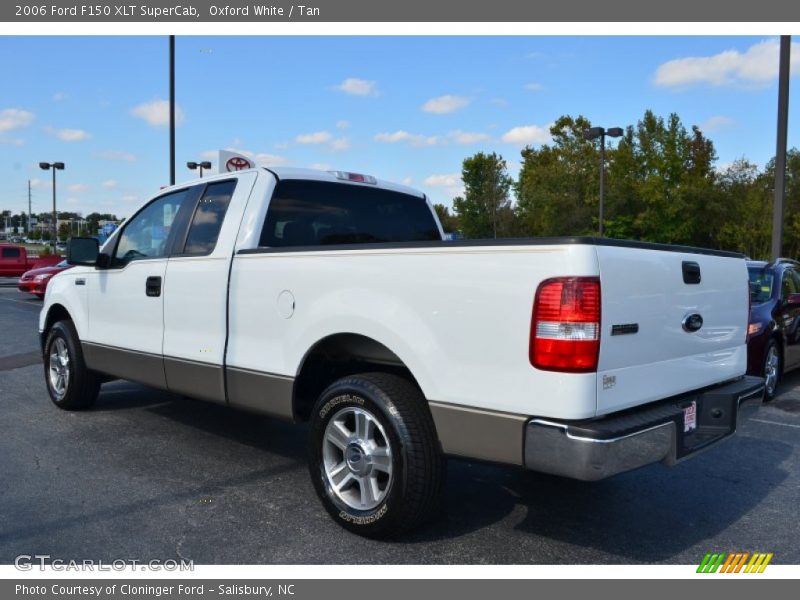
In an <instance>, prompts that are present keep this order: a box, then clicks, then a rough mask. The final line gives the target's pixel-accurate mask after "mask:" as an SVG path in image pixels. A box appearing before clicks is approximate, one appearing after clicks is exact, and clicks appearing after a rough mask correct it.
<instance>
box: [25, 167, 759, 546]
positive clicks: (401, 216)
mask: <svg viewBox="0 0 800 600" xmlns="http://www.w3.org/2000/svg"><path fill="white" fill-rule="evenodd" d="M441 238H442V231H441V227H440V225H439V222H438V220H437V219H436V216H435V213H434V211H433V210H432V209H431V206H430V204H429V202H428V201H427V199H426V197H425V195H424V194H422V193H421V192H417V191H415V190H412V189H409V188H406V187H404V186H399V185H394V184H391V183H385V182H379V181H376V180H375V179H374V178H372V177H369V176H365V175H358V174H354V173H343V172H318V171H310V170H300V169H288V168H284V169H278V168H276V169H252V170H246V171H240V172H236V173H229V174H225V175H220V176H217V177H209V178H205V179H202V180H200V181H193V182H190V183H186V184H182V185H176V186H174V187H171V188H168V189H165V190H163V191H161V192H160V193H159V194H158V195H157V196H155V197H154V198H152V199H151V200H149V201H148V202H147V203H146V204H145V205H144V206H143V207H142V208H141V209H140V210H139V211H138V212H136V213H135V214H134V215H133V216H132V217H131V218H129V219H128V220H127V221H126V222H125V223H124V224H123V225H122V226H121V227H120V228H119V229H117V231H115V232H114V234H113V235H112V236H111V238H110V239H109V240H108V241H107V242H106V243H105V244H104V246H103V248H102V250H101V251H100V252H99V254H98V248H97V242H96V240H94V239H92V238H83V239H73V240H72V242H71V244H70V248H69V260H70V262H71V263H72V264H76V265H80V266H77V267H75V268H73V269H70V270H69V271H65V272H63V273H61V274H59V275H57V276H56V277H54V278H53V279H52V281H51V282H50V285H49V287H48V290H47V296H46V299H45V303H44V307H43V310H42V313H41V317H40V322H39V328H40V333H41V341H42V348H43V352H44V359H45V379H46V381H47V388H48V390H49V393H50V396H51V397H52V400H53V402H54V403H55V404H56V405H57V406H59V407H61V408H64V409H81V408H87V407H89V406H91V405H92V404H93V403H94V402H95V400H96V398H97V396H98V391H99V389H100V385H101V382H102V381H104V380H107V379H108V378H122V379H128V380H132V381H137V382H140V383H143V384H146V385H149V386H152V387H154V388H161V389H166V390H171V391H173V392H176V393H179V394H183V395H187V396H192V397H195V398H199V399H202V400H207V401H210V402H217V403H220V404H224V405H229V406H232V407H238V408H241V409H244V410H249V411H254V412H257V413H262V414H265V415H271V416H274V417H279V418H283V419H288V420H293V421H298V422H302V421H310V422H311V438H310V449H309V456H310V472H311V478H312V480H313V483H314V486H315V488H316V491H317V493H318V495H319V497H320V498H321V500H322V503H323V504H324V506H325V507H326V508H327V510H328V511H329V512H330V514H331V515H332V517H333V518H334V519H335V520H336V521H337V522H339V523H340V524H342V525H343V526H344V527H346V528H348V529H350V530H352V531H355V532H357V533H360V534H363V535H368V536H372V537H388V536H393V535H398V534H401V533H403V532H404V531H407V530H409V529H411V528H413V527H415V526H417V525H419V524H420V523H422V522H423V521H425V520H426V519H428V518H429V517H430V516H431V515H432V514H435V510H436V507H437V505H438V503H439V499H440V496H441V492H442V487H443V482H444V473H445V468H446V458H445V457H446V456H459V457H466V458H471V459H480V460H486V461H493V462H497V463H505V464H508V465H516V466H522V467H526V468H529V469H533V470H537V471H544V472H548V473H555V474H558V475H563V476H567V477H573V478H578V479H583V480H596V479H601V478H604V477H608V476H611V475H614V474H616V473H620V472H623V471H628V470H631V469H634V468H637V467H641V466H643V465H647V464H651V463H655V462H663V463H666V464H674V463H676V462H679V461H681V460H682V459H684V458H686V457H689V456H691V455H693V454H695V453H696V452H698V451H699V450H702V449H704V448H706V447H708V446H709V445H711V444H713V443H715V442H717V441H719V440H721V439H722V438H725V437H727V436H728V435H730V434H732V433H733V432H734V430H735V428H736V421H737V415H738V412H739V408H740V405H745V404H748V405H754V406H755V405H758V404H760V402H761V399H762V395H763V380H761V379H759V378H753V377H745V376H744V373H745V369H746V362H747V347H746V345H745V338H746V335H747V319H748V298H749V289H748V285H747V268H746V265H745V261H744V259H743V257H741V256H740V255H737V254H732V253H727V252H717V251H710V250H700V249H693V248H684V247H673V246H663V245H654V244H646V243H636V242H623V241H616V240H608V239H595V238H553V239H529V240H481V241H453V242H445V241H442V239H441ZM720 460H724V457H723V456H722V455H720ZM265 493H268V492H265Z"/></svg>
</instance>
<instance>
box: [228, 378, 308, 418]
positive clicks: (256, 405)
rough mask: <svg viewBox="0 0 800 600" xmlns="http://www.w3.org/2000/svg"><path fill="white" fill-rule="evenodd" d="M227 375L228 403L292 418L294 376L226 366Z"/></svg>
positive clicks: (275, 415)
mask: <svg viewBox="0 0 800 600" xmlns="http://www.w3.org/2000/svg"><path fill="white" fill-rule="evenodd" d="M227 376H228V402H229V403H230V405H231V406H234V407H236V408H241V409H244V410H249V411H253V412H257V413H261V414H264V415H269V416H272V417H278V418H281V419H289V420H292V419H293V418H294V411H293V408H292V395H293V393H294V378H293V377H286V376H283V375H275V374H273V373H261V372H258V371H250V370H248V369H239V368H236V367H228V368H227Z"/></svg>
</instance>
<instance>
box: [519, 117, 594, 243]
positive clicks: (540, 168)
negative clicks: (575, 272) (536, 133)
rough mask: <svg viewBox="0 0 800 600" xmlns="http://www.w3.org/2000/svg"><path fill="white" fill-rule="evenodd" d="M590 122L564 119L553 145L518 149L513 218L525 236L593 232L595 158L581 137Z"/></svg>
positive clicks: (557, 124) (553, 130)
mask: <svg viewBox="0 0 800 600" xmlns="http://www.w3.org/2000/svg"><path fill="white" fill-rule="evenodd" d="M589 127H591V122H590V121H589V120H588V119H586V118H585V117H582V116H578V117H576V118H573V117H570V116H563V117H561V118H559V119H558V120H557V121H556V122H555V124H554V125H553V126H552V127H551V128H550V135H551V137H552V143H550V144H544V145H542V146H540V147H539V148H533V147H531V146H528V147H526V148H525V149H523V150H522V166H521V168H520V173H519V178H518V180H517V182H516V185H515V191H516V195H517V207H516V213H517V215H518V217H519V220H520V226H521V229H522V233H524V234H526V235H537V236H553V235H556V236H557V235H582V234H591V233H594V232H595V231H596V229H597V217H596V215H597V212H598V200H599V190H598V178H599V160H600V157H599V153H598V149H597V147H596V145H595V144H594V143H593V142H588V141H586V140H585V139H584V137H583V132H584V130H585V129H588V128H589Z"/></svg>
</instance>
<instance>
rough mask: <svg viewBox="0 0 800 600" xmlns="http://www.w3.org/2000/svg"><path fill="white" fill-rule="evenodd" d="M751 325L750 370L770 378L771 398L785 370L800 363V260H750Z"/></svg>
mask: <svg viewBox="0 0 800 600" xmlns="http://www.w3.org/2000/svg"><path fill="white" fill-rule="evenodd" d="M747 269H748V271H749V274H750V301H751V307H750V325H749V328H748V342H747V373H748V374H750V375H759V376H761V377H763V378H764V379H765V381H766V392H765V398H766V399H767V400H771V399H772V398H774V397H775V392H776V390H777V387H778V383H779V382H780V380H781V378H782V377H783V374H784V373H786V372H787V371H789V370H791V369H794V368H797V367H800V262H797V261H794V260H790V259H786V258H779V259H778V260H777V261H775V262H774V263H767V262H763V261H748V263H747Z"/></svg>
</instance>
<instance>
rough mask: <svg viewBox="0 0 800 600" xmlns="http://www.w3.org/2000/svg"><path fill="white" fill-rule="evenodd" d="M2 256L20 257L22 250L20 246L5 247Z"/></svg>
mask: <svg viewBox="0 0 800 600" xmlns="http://www.w3.org/2000/svg"><path fill="white" fill-rule="evenodd" d="M0 256H2V257H3V258H19V257H20V256H21V252H20V249H19V248H3V253H2V255H0Z"/></svg>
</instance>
